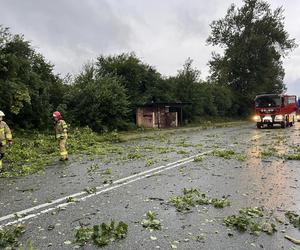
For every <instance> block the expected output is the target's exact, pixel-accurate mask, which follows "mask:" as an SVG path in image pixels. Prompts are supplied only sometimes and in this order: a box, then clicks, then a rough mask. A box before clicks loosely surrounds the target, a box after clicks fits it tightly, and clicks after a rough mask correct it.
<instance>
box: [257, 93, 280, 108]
mask: <svg viewBox="0 0 300 250" xmlns="http://www.w3.org/2000/svg"><path fill="white" fill-rule="evenodd" d="M280 105H281V98H280V96H259V97H257V98H256V99H255V107H257V108H268V107H277V106H280Z"/></svg>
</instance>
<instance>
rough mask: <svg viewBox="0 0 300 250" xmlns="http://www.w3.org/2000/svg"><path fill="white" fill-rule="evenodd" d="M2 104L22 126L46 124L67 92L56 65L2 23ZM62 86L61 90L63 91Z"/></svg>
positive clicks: (1, 106)
mask: <svg viewBox="0 0 300 250" xmlns="http://www.w3.org/2000/svg"><path fill="white" fill-rule="evenodd" d="M0 86H1V87H0V96H1V98H0V108H1V109H2V110H3V111H4V112H5V113H6V115H7V118H8V120H10V121H12V122H13V123H14V124H15V125H19V126H21V127H34V128H45V127H47V126H49V124H51V112H52V111H53V110H54V109H56V107H57V106H58V105H59V100H58V99H60V98H61V97H62V96H63V92H62V91H63V90H62V88H63V83H62V81H61V80H60V79H59V77H58V76H57V75H55V74H54V73H53V65H51V64H50V63H48V62H46V60H45V58H44V57H43V56H42V55H41V54H39V53H37V52H35V50H34V49H33V48H32V47H31V45H30V43H29V42H28V41H26V40H25V39H24V37H23V36H22V35H12V34H11V33H10V31H9V29H8V28H4V27H2V26H1V25H0ZM60 90H61V92H59V91H60Z"/></svg>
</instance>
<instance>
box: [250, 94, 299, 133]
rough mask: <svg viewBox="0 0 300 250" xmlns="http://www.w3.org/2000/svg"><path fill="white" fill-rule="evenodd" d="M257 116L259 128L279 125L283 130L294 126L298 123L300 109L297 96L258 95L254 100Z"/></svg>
mask: <svg viewBox="0 0 300 250" xmlns="http://www.w3.org/2000/svg"><path fill="white" fill-rule="evenodd" d="M254 102H255V116H254V118H253V119H254V121H255V122H256V126H257V128H262V127H263V126H265V125H266V126H268V127H273V125H274V124H279V125H280V126H281V128H285V127H287V126H292V125H293V124H294V122H295V121H296V119H297V118H296V112H297V108H298V103H297V97H296V96H295V95H278V94H265V95H258V96H256V97H255V99H254Z"/></svg>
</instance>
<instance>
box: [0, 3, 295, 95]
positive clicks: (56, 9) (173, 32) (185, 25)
mask: <svg viewBox="0 0 300 250" xmlns="http://www.w3.org/2000/svg"><path fill="white" fill-rule="evenodd" d="M242 2H243V1H242V0H168V1H161V0H152V1H146V0H121V1H120V0H84V1H82V0H52V1H46V0H0V24H3V25H5V26H8V27H10V28H11V31H12V32H13V33H21V34H24V35H25V38H26V39H27V40H31V41H32V45H33V46H35V47H36V48H37V49H38V51H40V52H41V53H42V54H43V55H44V56H45V57H46V58H47V59H49V60H50V61H51V62H52V63H53V64H54V65H55V66H56V67H55V70H56V72H61V73H62V74H63V75H64V74H66V73H68V72H70V73H78V71H79V70H80V69H81V67H82V65H83V64H84V63H86V62H87V61H88V60H93V59H95V58H96V57H97V56H98V55H100V54H104V55H107V54H118V53H122V52H130V51H135V52H136V54H137V56H139V57H140V58H141V59H142V60H143V61H145V62H146V63H149V64H151V65H153V66H155V67H156V68H157V70H158V71H160V72H161V73H162V74H167V75H170V74H171V75H172V74H176V72H177V70H178V69H180V68H181V67H182V65H183V63H184V61H185V60H186V59H187V58H188V57H191V58H192V59H194V66H195V67H197V68H199V70H200V71H201V72H202V73H203V74H202V77H203V78H204V77H206V76H207V75H208V66H207V62H208V61H209V60H210V58H211V52H212V51H215V50H218V48H212V47H209V46H206V42H205V41H206V39H207V37H208V35H209V33H210V27H209V24H210V23H211V22H212V21H213V20H216V19H219V18H222V17H224V15H225V13H226V10H227V9H228V7H229V6H230V4H231V3H235V4H236V5H237V6H240V5H241V4H242ZM281 5H282V6H283V7H284V8H285V13H284V14H285V16H286V28H287V30H288V32H289V33H290V36H291V38H294V37H295V38H296V39H297V40H299V39H300V33H299V29H298V27H299V25H300V19H298V18H297V17H298V13H299V11H300V2H299V1H286V0H274V1H272V8H273V9H274V8H275V7H278V6H281ZM299 58H300V49H297V50H295V51H294V52H292V53H291V54H290V56H289V59H288V60H285V64H284V66H285V67H286V78H285V79H287V83H288V88H289V90H290V89H291V90H292V89H293V90H295V91H298V92H297V94H298V95H300V91H299V90H298V89H297V84H296V83H295V81H296V79H298V78H300V76H299V72H298V65H299ZM298 85H299V84H298ZM295 86H296V88H294V87H295Z"/></svg>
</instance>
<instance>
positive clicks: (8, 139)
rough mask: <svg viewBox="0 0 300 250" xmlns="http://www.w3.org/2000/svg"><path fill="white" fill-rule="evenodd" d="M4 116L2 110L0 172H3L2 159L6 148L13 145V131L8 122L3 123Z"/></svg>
mask: <svg viewBox="0 0 300 250" xmlns="http://www.w3.org/2000/svg"><path fill="white" fill-rule="evenodd" d="M4 116H5V115H4V113H3V112H2V111H1V110H0V172H1V171H2V159H3V157H4V154H5V149H6V146H7V144H8V145H9V146H11V145H12V135H11V131H10V129H9V127H8V125H7V124H6V122H5V121H3V117H4Z"/></svg>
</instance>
